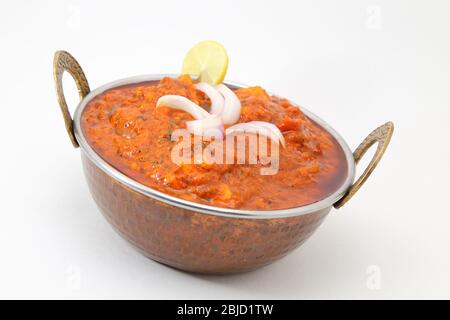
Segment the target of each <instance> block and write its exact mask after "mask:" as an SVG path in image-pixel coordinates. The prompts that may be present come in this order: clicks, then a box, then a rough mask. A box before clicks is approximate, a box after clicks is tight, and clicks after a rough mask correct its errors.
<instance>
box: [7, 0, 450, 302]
mask: <svg viewBox="0 0 450 320" xmlns="http://www.w3.org/2000/svg"><path fill="white" fill-rule="evenodd" d="M449 15H450V2H449V1H445V0H442V1H411V0H410V1H406V0H405V1H398V0H397V1H394V0H386V1H384V0H383V1H382V0H370V1H367V0H354V1H333V0H330V1H323V0H321V1H317V0H315V1H281V0H277V1H271V2H268V1H261V0H259V1H239V2H238V1H194V0H191V1H167V0H164V1H162V0H158V1H141V2H137V1H131V0H127V1H120V2H116V3H112V1H101V2H100V1H95V3H94V1H86V2H82V1H71V2H68V1H65V2H63V1H53V2H50V1H29V2H25V1H4V0H2V1H1V2H0V57H1V59H0V88H1V89H0V92H1V98H0V99H1V100H0V101H1V102H0V105H1V109H0V117H1V118H0V139H1V140H0V141H1V148H0V150H1V151H0V155H1V156H0V168H1V175H0V195H1V202H0V205H1V207H0V298H163V299H164V298H193V299H194V298H226V299H228V298H230V299H231V298H232V299H240V298H250V299H260V298H275V299H278V298H296V299H303V298H326V299H327V298H376V299H378V298H450V273H449V270H450V249H449V245H450V230H449V227H450V209H449V205H448V203H449V200H450V187H449V184H450V182H449V181H450V168H449V164H450V144H449V140H448V139H449V137H450V124H449V123H450V111H449V110H450V90H449V89H450V45H449V39H450V37H449V31H450V19H449ZM204 39H215V40H218V41H220V42H222V43H223V44H224V45H225V46H226V48H227V49H228V53H229V56H230V65H229V71H228V75H227V78H228V79H229V80H235V81H239V82H243V83H247V84H255V85H256V84H258V85H261V86H263V87H265V88H267V89H269V90H270V91H272V92H276V93H278V94H280V95H283V96H286V97H288V98H290V99H292V100H294V101H297V102H299V103H300V104H301V105H304V106H306V107H308V108H309V109H310V110H312V111H313V112H315V113H316V114H318V115H319V116H321V117H323V118H325V119H326V120H327V121H328V122H329V123H330V124H331V125H332V126H333V127H334V128H336V129H337V130H338V131H339V132H340V133H341V134H342V135H343V137H344V138H345V139H346V140H347V141H348V143H349V145H350V146H351V147H352V148H355V147H356V146H357V145H358V143H359V142H360V141H362V139H363V138H364V137H365V136H366V135H367V134H368V133H369V132H370V131H371V130H372V129H374V128H375V127H377V126H378V125H380V124H382V123H384V122H385V121H388V120H392V121H394V122H395V125H396V132H395V135H394V138H393V141H392V144H391V146H390V148H389V149H388V151H387V153H386V155H385V157H384V158H383V160H382V162H381V163H380V165H379V166H378V168H377V169H376V171H375V172H374V174H373V175H372V176H371V178H370V179H369V180H368V182H367V183H366V185H364V187H363V188H362V189H361V190H360V192H359V193H358V194H357V195H356V196H355V197H354V198H353V199H352V200H351V201H350V202H349V203H348V205H346V206H345V207H344V208H342V209H340V210H339V211H337V210H334V211H332V213H331V214H330V215H329V217H328V218H327V220H326V221H325V223H324V224H323V225H322V226H321V227H320V228H319V230H318V231H317V232H316V233H315V234H314V235H313V237H312V238H311V239H310V240H309V241H308V242H307V243H306V244H304V245H303V246H302V247H301V248H299V249H297V250H296V251H295V252H293V253H292V254H290V255H289V256H287V257H285V258H284V259H282V260H281V261H279V262H276V263H274V264H273V265H271V266H268V267H266V268H263V269H260V270H258V271H255V272H251V273H246V274H241V275H234V276H225V277H214V276H197V275H191V274H186V273H183V272H179V271H176V270H173V269H170V268H167V267H165V266H163V265H160V264H158V263H155V262H153V261H151V260H149V259H147V258H144V257H143V256H141V255H140V254H139V253H137V252H136V251H134V249H132V248H131V247H130V246H129V245H128V244H127V243H125V242H124V241H123V240H122V239H121V238H120V237H119V236H118V235H117V234H116V233H115V232H114V231H112V229H111V228H110V226H109V225H108V224H107V223H106V221H105V220H104V219H103V217H102V216H101V214H100V213H99V212H98V210H97V208H96V206H95V204H94V202H93V200H92V199H91V197H90V194H89V191H88V189H87V185H86V183H85V181H84V177H83V173H82V170H81V163H80V155H79V153H80V151H79V150H75V149H73V148H72V146H71V144H70V141H69V139H68V137H67V135H66V133H65V130H64V125H63V120H62V117H61V114H60V111H59V109H58V105H57V103H56V96H55V92H54V86H53V78H52V59H53V53H54V51H56V50H58V49H65V50H68V51H69V52H71V53H72V54H73V55H74V56H75V57H76V58H77V59H78V61H79V62H80V63H81V65H82V66H83V68H84V70H85V72H86V75H87V77H88V79H89V81H90V85H91V88H92V89H94V88H96V87H98V86H100V85H102V84H104V83H107V82H109V81H112V80H116V79H119V78H122V77H127V76H132V75H137V74H150V73H161V72H178V71H179V70H180V67H181V62H182V59H183V56H184V54H185V52H186V51H187V50H188V49H189V48H190V47H191V46H192V45H193V44H195V43H196V42H198V41H200V40H204ZM67 78H68V80H69V79H70V78H69V77H67ZM66 92H67V93H68V95H69V98H70V99H69V100H70V101H71V106H72V110H73V108H74V107H75V104H76V102H77V98H76V94H75V86H74V84H73V82H72V81H67V82H66ZM364 163H367V161H365V162H364ZM364 163H363V164H364ZM377 280H380V281H377Z"/></svg>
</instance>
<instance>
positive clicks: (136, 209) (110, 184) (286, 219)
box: [54, 51, 393, 274]
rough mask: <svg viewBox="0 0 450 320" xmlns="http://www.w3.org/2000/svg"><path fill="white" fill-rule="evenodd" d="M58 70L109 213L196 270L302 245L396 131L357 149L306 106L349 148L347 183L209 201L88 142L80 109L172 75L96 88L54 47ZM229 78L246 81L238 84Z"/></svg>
mask: <svg viewBox="0 0 450 320" xmlns="http://www.w3.org/2000/svg"><path fill="white" fill-rule="evenodd" d="M64 71H67V72H69V73H70V74H71V75H72V76H73V78H74V79H75V82H76V84H77V87H78V90H79V94H80V98H81V102H80V104H79V105H78V107H77V110H76V112H75V115H74V118H73V120H72V117H71V115H70V113H69V111H68V108H67V104H66V101H65V98H64V94H63V88H62V75H63V73H64ZM54 76H55V83H56V91H57V95H58V102H59V105H60V107H61V110H62V112H63V116H64V121H65V124H66V129H67V132H68V134H69V137H70V138H71V141H72V143H73V145H74V146H75V147H78V146H80V147H81V151H82V152H81V157H82V163H83V168H84V172H85V175H86V178H87V182H88V185H89V188H90V190H91V193H92V196H93V198H94V200H95V202H96V203H97V205H98V207H99V208H100V210H101V212H102V213H103V215H104V216H105V217H106V219H107V220H108V221H109V222H110V223H111V225H112V226H113V227H114V228H115V229H116V230H117V232H118V233H119V234H121V235H122V236H123V237H124V238H125V239H126V240H128V241H129V242H130V243H132V244H133V245H134V246H135V247H136V248H138V249H139V250H140V251H141V252H142V253H143V254H144V255H146V256H148V257H150V258H152V259H154V260H156V261H159V262H161V263H164V264H166V265H169V266H172V267H175V268H178V269H182V270H185V271H190V272H197V273H213V274H224V273H235V272H243V271H248V270H253V269H256V268H258V267H261V266H264V265H267V264H269V263H271V262H273V261H275V260H277V259H279V258H281V257H283V256H284V255H286V254H288V253H289V252H291V251H292V250H294V249H295V248H297V247H298V246H300V245H301V244H302V243H303V242H304V241H306V239H308V238H309V236H310V235H311V234H312V233H313V232H314V231H315V230H316V229H317V227H318V226H319V225H320V224H321V222H322V221H323V219H324V218H325V217H326V216H327V214H328V213H329V212H330V210H331V207H332V206H334V207H335V208H339V207H341V206H342V205H343V204H345V203H346V202H347V201H348V200H349V199H350V198H351V197H352V196H353V195H354V194H355V193H356V192H357V191H358V189H359V188H360V187H361V185H362V184H363V183H364V182H365V181H366V179H367V178H368V176H369V175H370V174H371V172H372V171H373V169H374V168H375V167H376V165H377V164H378V162H379V161H380V159H381V157H382V155H383V153H384V151H385V150H386V148H387V146H388V144H389V141H390V139H391V136H392V133H393V124H392V123H391V122H388V123H386V124H384V125H383V126H381V127H379V128H377V129H376V130H374V131H373V132H372V133H371V134H370V135H369V136H368V137H367V138H366V139H365V140H364V141H363V142H362V143H361V145H360V146H359V147H358V148H357V149H356V150H355V152H354V153H353V154H352V152H351V151H350V149H349V147H348V146H347V144H346V143H345V141H344V140H343V139H342V138H341V137H340V136H339V134H338V133H337V132H336V131H334V130H333V129H332V128H331V127H330V126H329V125H327V124H326V123H325V122H324V121H323V120H321V119H320V118H318V117H317V116H315V115H314V114H313V113H311V112H309V111H308V110H306V109H305V108H302V111H303V112H304V113H305V114H306V115H307V116H308V117H309V118H310V119H312V120H313V121H315V122H316V123H317V124H319V125H320V126H322V127H323V128H324V129H325V130H327V131H328V132H329V133H330V134H331V135H333V136H334V138H335V139H336V140H337V141H338V142H339V144H340V146H341V147H342V149H343V151H344V153H345V155H346V159H347V178H346V180H345V182H344V183H343V184H342V186H341V187H340V188H339V189H338V190H336V191H335V192H334V193H333V194H331V195H330V196H328V197H326V198H324V199H322V200H320V201H318V202H315V203H313V204H310V205H306V206H302V207H296V208H290V209H284V210H271V211H257V210H235V209H227V208H219V207H213V206H207V205H203V204H199V203H194V202H190V201H186V200H182V199H179V198H176V197H173V196H169V195H167V194H164V193H162V192H159V191H156V190H153V189H151V188H149V187H146V186H144V185H142V184H140V183H138V182H136V181H134V180H133V179H131V178H129V177H127V176H125V175H124V174H122V173H121V172H119V171H118V170H116V169H115V168H113V167H112V166H111V165H109V164H108V163H107V162H106V161H104V160H103V159H102V158H101V157H100V156H99V155H98V154H97V153H96V152H95V151H94V150H93V149H92V148H91V147H90V146H89V144H88V143H87V141H86V139H85V137H84V136H83V132H82V130H81V126H80V118H81V114H82V112H83V110H84V108H85V106H86V105H87V103H88V102H89V101H90V100H91V99H92V98H94V97H95V96H96V95H98V94H100V93H102V92H103V91H105V90H108V89H111V88H114V87H117V86H121V85H124V84H131V83H137V82H143V81H158V80H159V79H161V78H162V77H163V76H167V75H149V76H140V77H132V78H127V79H123V80H119V81H116V82H112V83H109V84H106V85H104V86H102V87H100V88H98V89H96V90H94V91H92V92H90V89H89V85H88V82H87V80H86V77H85V75H84V73H83V71H82V69H81V67H80V66H79V64H78V63H77V61H76V60H75V59H74V58H73V57H72V56H71V55H70V54H69V53H67V52H64V51H59V52H57V53H56V54H55V60H54ZM172 76H173V75H172ZM227 84H228V85H229V86H231V87H243V86H242V85H238V84H236V83H227ZM375 143H378V148H377V150H376V152H375V155H374V157H373V159H372V161H371V162H370V164H369V165H368V167H367V168H366V169H365V171H364V173H363V174H362V175H361V176H360V177H359V178H358V179H357V181H356V182H355V183H353V180H354V175H355V166H356V164H357V163H358V161H359V160H360V159H361V157H362V156H363V155H364V153H365V152H366V151H367V150H368V149H369V148H370V147H371V146H372V145H373V144H375Z"/></svg>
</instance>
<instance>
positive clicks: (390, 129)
mask: <svg viewBox="0 0 450 320" xmlns="http://www.w3.org/2000/svg"><path fill="white" fill-rule="evenodd" d="M393 133H394V124H393V123H392V122H387V123H385V124H384V125H382V126H380V127H378V128H376V129H375V130H374V131H372V133H371V134H369V135H368V136H367V138H366V139H364V141H363V142H361V144H360V145H359V146H358V148H356V150H355V151H354V152H353V157H354V159H355V163H356V164H358V162H359V160H361V158H362V157H363V156H364V154H365V153H366V152H367V150H369V149H370V147H371V146H373V145H374V144H375V143H378V147H377V150H376V151H375V154H374V156H373V158H372V161H370V163H369V165H368V166H367V168H366V170H364V172H363V173H362V174H361V176H360V177H359V178H358V180H356V182H355V183H354V184H353V185H352V186H351V187H350V188H349V189H348V191H347V193H346V194H345V195H344V197H343V198H342V199H340V200H339V201H337V202H336V203H335V204H334V207H335V208H336V209H339V208H340V207H342V206H343V205H344V204H346V203H347V201H348V200H350V199H351V198H352V197H353V196H354V195H355V193H356V192H358V190H359V188H361V186H362V185H363V184H364V182H366V180H367V178H369V176H370V174H371V173H372V171H373V170H374V169H375V168H376V166H377V165H378V162H380V160H381V158H382V157H383V154H384V152H385V151H386V149H387V147H388V145H389V142H390V141H391V137H392V134H393Z"/></svg>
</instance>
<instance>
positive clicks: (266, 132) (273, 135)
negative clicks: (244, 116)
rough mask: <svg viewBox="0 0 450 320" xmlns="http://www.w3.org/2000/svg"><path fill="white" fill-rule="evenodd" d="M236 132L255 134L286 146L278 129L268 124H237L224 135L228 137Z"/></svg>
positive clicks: (256, 122) (251, 122) (253, 122)
mask: <svg viewBox="0 0 450 320" xmlns="http://www.w3.org/2000/svg"><path fill="white" fill-rule="evenodd" d="M237 132H244V133H256V134H259V135H262V136H266V137H268V138H270V139H272V140H273V141H274V142H276V143H281V145H282V146H283V147H285V146H286V142H285V140H284V137H283V134H282V133H281V131H280V129H278V128H277V126H275V125H274V124H273V123H270V122H264V121H250V122H245V123H238V124H236V125H234V126H231V127H229V128H227V130H225V135H227V136H228V135H230V134H233V133H237Z"/></svg>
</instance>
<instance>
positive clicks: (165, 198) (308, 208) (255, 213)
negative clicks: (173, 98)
mask: <svg viewBox="0 0 450 320" xmlns="http://www.w3.org/2000/svg"><path fill="white" fill-rule="evenodd" d="M178 76H179V74H176V73H163V74H149V75H138V76H132V77H127V78H122V79H119V80H116V81H112V82H108V83H106V84H104V85H102V86H100V87H98V88H96V89H95V90H92V91H91V92H90V93H89V94H88V95H86V97H84V98H83V99H82V100H81V101H80V102H79V104H78V106H77V107H76V110H75V113H74V118H73V122H74V134H75V137H76V139H77V141H78V144H79V145H80V148H81V150H82V151H83V152H84V153H85V154H86V155H87V157H88V158H89V159H90V160H91V161H92V162H93V163H94V164H95V165H96V166H97V167H98V168H100V169H101V170H102V171H104V172H105V173H106V174H107V175H109V176H110V177H112V178H114V179H115V180H116V181H118V182H120V183H122V184H124V185H125V186H127V187H129V188H131V189H132V190H134V191H136V192H138V193H140V194H143V195H145V196H148V197H150V198H153V199H156V200H159V201H162V202H164V203H166V204H169V205H173V206H176V207H179V208H183V209H187V210H192V211H195V212H199V213H204V214H209V215H215V216H224V217H229V218H241V219H242V218H245V219H274V218H289V217H295V216H300V215H305V214H309V213H312V212H316V211H319V210H322V209H325V208H328V207H331V206H332V205H333V204H334V203H336V202H337V201H338V200H339V199H341V198H342V197H343V196H344V195H345V193H346V192H347V190H348V188H349V187H350V186H351V184H352V183H353V181H354V178H355V166H356V165H355V161H354V158H353V153H352V151H351V150H350V148H349V146H348V145H347V143H346V142H345V140H344V139H343V138H342V137H341V135H340V134H339V133H338V132H337V131H336V130H334V129H333V128H332V127H331V126H330V125H329V124H328V123H326V122H325V121H324V120H322V119H321V118H320V117H318V116H317V115H315V114H314V113H312V112H311V111H309V110H308V109H306V108H304V107H303V106H302V107H300V106H299V105H298V104H296V103H295V102H293V101H291V100H289V99H288V100H289V102H291V103H292V104H293V105H295V106H297V107H299V108H301V110H302V112H303V113H304V114H305V115H306V116H307V117H308V118H310V119H311V120H313V121H314V122H316V123H317V124H318V125H319V126H321V127H322V128H323V129H324V130H326V131H327V132H328V133H330V134H331V135H332V136H333V137H334V138H335V139H336V141H337V142H338V143H339V145H340V146H341V148H342V150H343V151H344V154H345V158H346V160H347V177H346V179H345V181H344V182H343V183H342V185H341V186H340V187H339V188H338V189H336V190H335V191H334V192H333V193H332V194H330V195H328V196H327V197H325V198H323V199H321V200H319V201H316V202H313V203H311V204H308V205H304V206H300V207H293V208H287V209H278V210H242V209H232V208H222V207H216V206H210V205H205V204H201V203H197V202H192V201H188V200H184V199H181V198H177V197H175V196H171V195H169V194H166V193H164V192H161V191H157V190H155V189H152V188H150V187H148V186H145V185H143V184H142V183H139V182H137V181H136V180H134V179H132V178H130V177H128V176H127V175H125V174H123V173H122V172H120V171H119V170H117V169H116V168H114V167H113V166H112V165H110V164H109V163H107V162H106V160H104V159H103V158H102V157H101V156H100V155H99V154H97V153H96V152H95V151H94V149H93V148H92V147H91V146H90V145H89V143H88V142H87V140H86V138H85V137H84V134H83V130H82V128H81V116H82V113H83V110H84V109H85V107H86V106H87V104H88V103H89V102H90V101H91V100H92V99H93V98H95V97H96V96H98V95H99V94H101V93H103V92H105V91H106V90H109V89H113V88H115V87H120V86H124V85H129V84H136V83H140V82H146V81H158V80H160V79H162V78H164V77H172V78H176V77H178ZM223 83H224V84H226V85H228V86H231V87H235V88H247V87H249V86H248V85H245V84H242V83H238V82H234V81H224V82H223ZM270 94H273V93H270ZM275 96H278V95H276V94H275ZM283 98H284V97H283Z"/></svg>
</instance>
